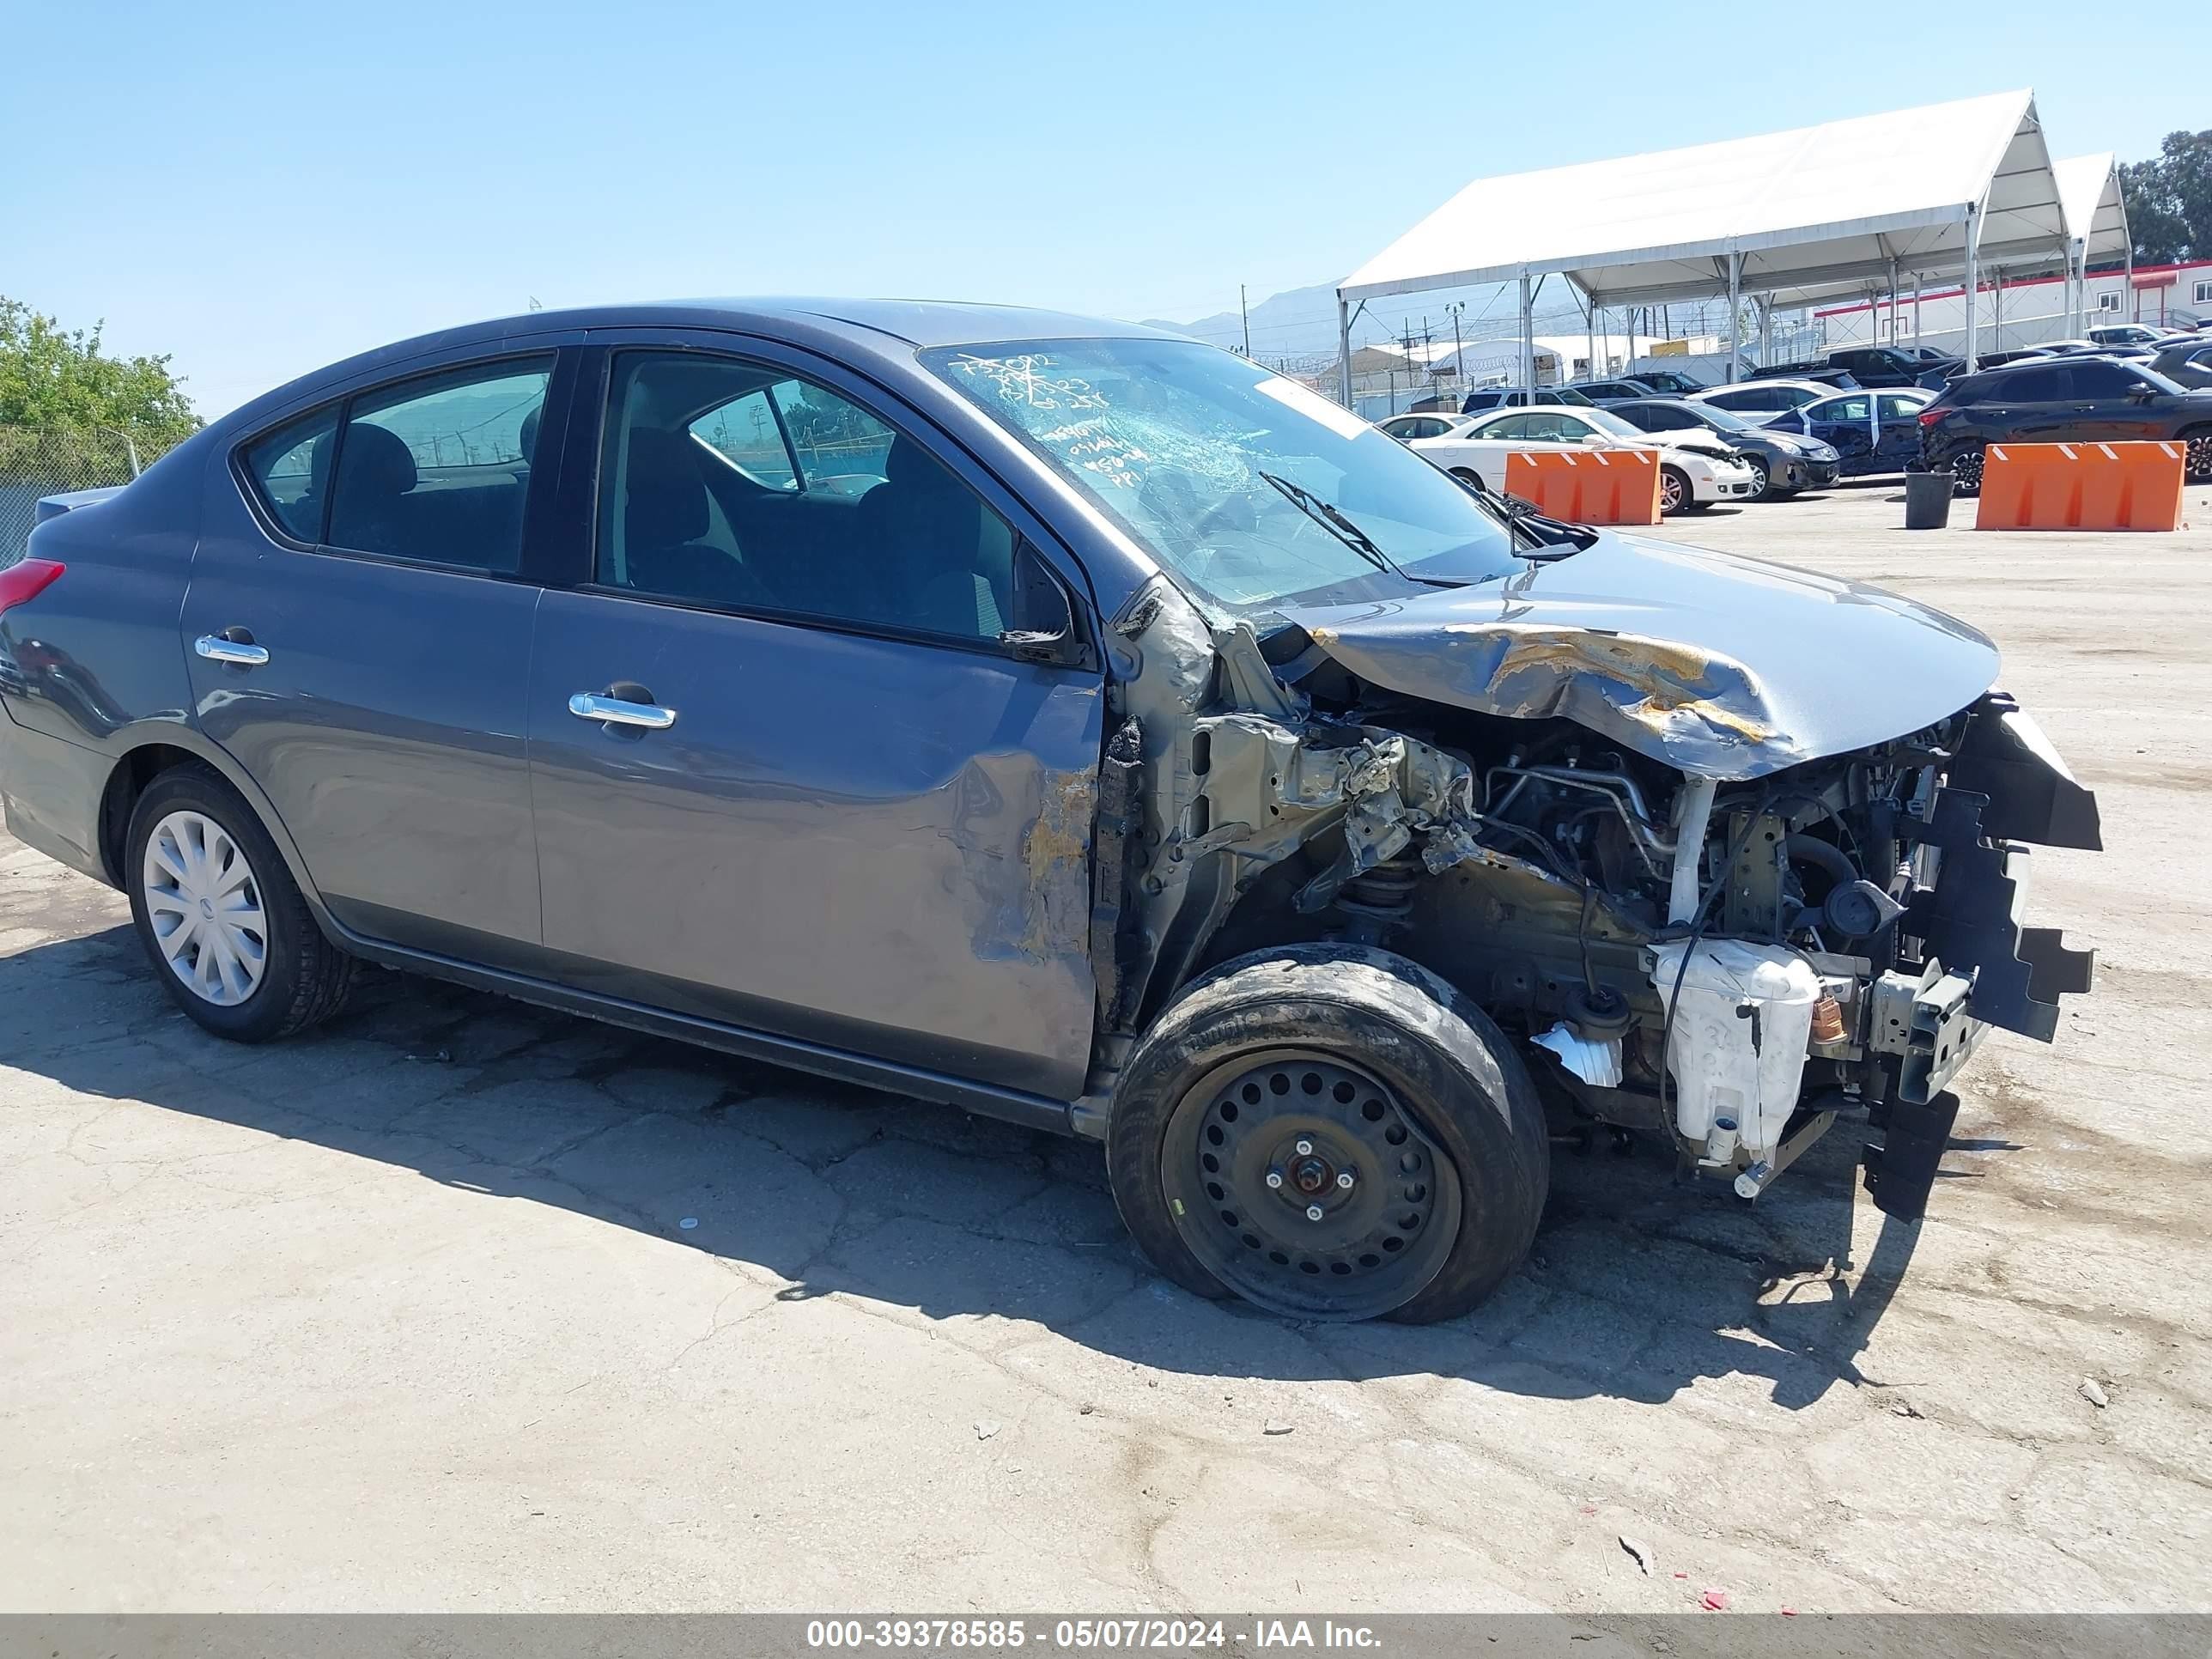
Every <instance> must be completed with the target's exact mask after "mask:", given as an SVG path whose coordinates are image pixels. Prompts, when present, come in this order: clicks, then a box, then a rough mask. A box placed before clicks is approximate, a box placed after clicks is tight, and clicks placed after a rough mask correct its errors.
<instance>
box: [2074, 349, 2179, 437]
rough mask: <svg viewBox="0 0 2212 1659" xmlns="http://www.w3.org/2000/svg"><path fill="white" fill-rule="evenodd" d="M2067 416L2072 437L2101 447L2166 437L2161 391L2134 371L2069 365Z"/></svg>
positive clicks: (2091, 363)
mask: <svg viewBox="0 0 2212 1659" xmlns="http://www.w3.org/2000/svg"><path fill="white" fill-rule="evenodd" d="M2068 368H2069V371H2070V374H2071V384H2070V385H2069V386H2068V388H2067V392H2068V397H2067V399H2066V403H2067V412H2068V415H2069V417H2070V418H2069V429H2070V432H2071V435H2073V436H2075V437H2078V438H2081V439H2083V440H2085V441H2097V442H2102V443H2130V442H2140V441H2144V440H2147V439H2151V438H2158V437H2162V436H2164V435H2165V432H2166V422H2164V421H2163V420H2161V419H2160V418H2159V416H2158V413H2157V410H2158V408H2159V396H2158V394H2159V388H2158V387H2157V386H2154V385H2152V384H2151V382H2150V381H2148V380H2145V379H2144V378H2143V377H2142V375H2141V374H2137V373H2136V371H2135V370H2134V369H2132V368H2126V367H2124V365H2122V364H2119V363H2115V362H2097V361H2089V362H2075V363H2070V364H2069V365H2068Z"/></svg>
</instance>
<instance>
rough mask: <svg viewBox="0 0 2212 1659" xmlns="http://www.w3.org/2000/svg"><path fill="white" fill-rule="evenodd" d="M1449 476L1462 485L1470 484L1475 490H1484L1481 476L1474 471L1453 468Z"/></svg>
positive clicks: (1466, 468) (1464, 468) (1458, 467)
mask: <svg viewBox="0 0 2212 1659" xmlns="http://www.w3.org/2000/svg"><path fill="white" fill-rule="evenodd" d="M1451 475H1452V477H1455V478H1457V479H1458V480H1459V481H1460V482H1461V483H1463V484H1472V485H1473V486H1474V488H1475V489H1482V488H1484V485H1483V482H1482V474H1480V472H1477V471H1474V470H1473V469H1472V468H1469V467H1464V466H1455V467H1454V468H1452V469H1451Z"/></svg>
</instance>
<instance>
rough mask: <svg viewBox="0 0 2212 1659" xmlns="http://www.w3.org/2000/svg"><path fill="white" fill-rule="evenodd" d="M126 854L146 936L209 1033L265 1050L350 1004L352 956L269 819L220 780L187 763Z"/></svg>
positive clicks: (155, 784)
mask: <svg viewBox="0 0 2212 1659" xmlns="http://www.w3.org/2000/svg"><path fill="white" fill-rule="evenodd" d="M124 853H125V858H124V866H123V873H124V876H125V884H126V886H127V887H128V889H129V891H130V896H131V920H132V921H133V922H134V923H135V924H136V926H137V929H138V936H139V939H140V941H141V942H142V943H143V945H145V947H146V953H147V955H148V956H149V957H151V958H152V960H153V962H154V964H155V970H156V971H157V972H158V973H160V975H161V979H162V982H163V983H164V984H166V985H167V987H168V988H169V992H170V994H171V995H172V996H173V998H174V999H175V1000H176V1001H177V1004H178V1006H180V1007H181V1008H183V1010H184V1011H185V1012H186V1013H187V1014H190V1015H191V1017H192V1018H193V1019H195V1020H197V1022H198V1023H199V1024H202V1025H204V1026H205V1027H206V1028H207V1029H208V1030H210V1031H213V1032H215V1033H216V1034H217V1035H218V1036H227V1037H231V1038H234V1039H235V1040H237V1041H239V1042H265V1041H267V1040H268V1039H269V1038H270V1037H276V1036H288V1035H289V1034H290V1033H291V1032H294V1031H297V1030H302V1029H303V1028H305V1027H307V1026H308V1025H312V1024H314V1023H315V1022H316V1021H318V1020H320V1019H323V1018H327V1017H328V1016H329V1015H330V1014H331V1013H332V1012H335V1011H336V1010H337V1006H338V1005H339V1004H340V1002H342V1001H343V1000H344V996H345V993H346V990H347V988H348V987H349V985H350V984H351V983H352V978H353V973H352V969H353V963H352V961H351V959H350V958H349V957H347V956H345V954H344V953H343V952H342V951H339V950H338V948H337V946H336V945H332V944H331V941H330V940H329V939H327V938H325V935H324V933H323V932H322V930H321V928H320V927H318V926H317V925H316V922H315V919H314V917H313V915H312V914H311V913H310V912H309V910H308V908H307V901H306V900H305V899H304V898H303V897H302V896H301V893H300V890H299V887H298V885H297V884H295V882H294V881H293V879H292V875H291V872H290V871H289V868H287V866H286V865H285V863H284V860H283V855H282V854H280V853H279V852H278V851H277V850H276V843H275V842H272V841H271V840H270V837H269V833H268V831H267V830H266V829H263V828H262V825H261V821H260V819H259V818H258V817H255V816H254V813H253V811H252V808H251V807H249V806H248V805H246V802H245V800H244V799H241V798H240V796H239V794H238V793H237V792H236V791H235V790H234V789H233V788H232V787H230V786H229V785H228V783H226V782H224V781H223V780H222V779H221V778H220V777H218V776H216V775H215V774H214V773H213V772H211V771H209V770H208V769H205V768H204V767H201V766H197V765H189V766H179V767H177V768H175V769H173V770H170V771H167V772H164V773H162V774H161V775H160V776H159V777H157V778H155V780H154V781H152V782H150V783H149V784H148V785H147V787H146V788H145V791H144V793H142V794H141V795H140V796H139V797H138V799H137V804H136V805H135V806H134V807H133V809H132V811H131V822H130V826H129V828H128V829H127V830H126V831H125V838H124Z"/></svg>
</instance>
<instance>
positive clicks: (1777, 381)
mask: <svg viewBox="0 0 2212 1659" xmlns="http://www.w3.org/2000/svg"><path fill="white" fill-rule="evenodd" d="M1777 386H1796V388H1797V389H1798V390H1799V391H1801V392H1819V393H1820V395H1821V396H1822V397H1823V398H1826V397H1829V396H1831V395H1832V394H1835V393H1838V392H1847V391H1850V389H1851V388H1850V387H1848V386H1830V385H1829V384H1828V383H1827V382H1826V381H1825V380H1785V379H1784V378H1783V377H1782V376H1780V375H1776V376H1775V377H1774V378H1773V379H1772V380H1730V381H1729V382H1728V383H1727V384H1726V385H1725V386H1707V387H1705V391H1706V392H1771V391H1773V390H1774V389H1775V388H1776V387H1777ZM1860 389H1861V390H1863V389H1864V388H1860Z"/></svg>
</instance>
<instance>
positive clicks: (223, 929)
mask: <svg viewBox="0 0 2212 1659" xmlns="http://www.w3.org/2000/svg"><path fill="white" fill-rule="evenodd" d="M139 890H140V893H141V895H142V896H143V898H144V899H145V902H146V921H147V923H148V925H149V927H151V929H152V930H153V934H154V946H155V950H156V951H159V952H160V954H161V960H162V961H163V962H165V963H167V964H168V967H169V971H170V972H171V973H173V974H174V975H176V976H177V979H178V981H179V983H180V984H182V985H183V986H184V987H185V989H186V990H188V991H190V992H191V994H193V995H194V996H196V997H197V998H199V1000H201V1001H203V1002H206V1003H211V1004H213V1005H214V1006H216V1007H218V1008H234V1007H236V1006H238V1005H239V1004H240V1003H242V1002H244V1001H246V1000H247V999H248V998H249V997H251V996H252V994H254V993H255V992H256V991H258V990H259V989H260V988H261V981H262V978H263V976H264V975H265V974H266V973H267V971H268V966H269V933H268V920H267V917H266V915H264V911H263V908H262V900H261V883H260V881H259V879H258V878H257V877H256V876H255V875H254V873H253V866H252V864H250V863H249V862H247V860H246V851H245V849H244V848H241V847H240V846H239V844H238V842H236V841H235V840H234V838H233V837H232V836H231V833H230V832H229V831H228V829H224V828H223V827H222V825H221V824H220V823H216V821H215V820H214V819H213V818H211V817H208V816H207V814H205V813H204V812H192V811H176V812H172V813H170V814H169V815H168V816H167V817H164V818H163V819H162V820H161V822H160V823H157V824H155V826H154V833H153V834H152V835H150V836H148V837H147V838H146V856H145V859H144V860H143V865H142V867H141V870H140V872H139Z"/></svg>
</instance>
